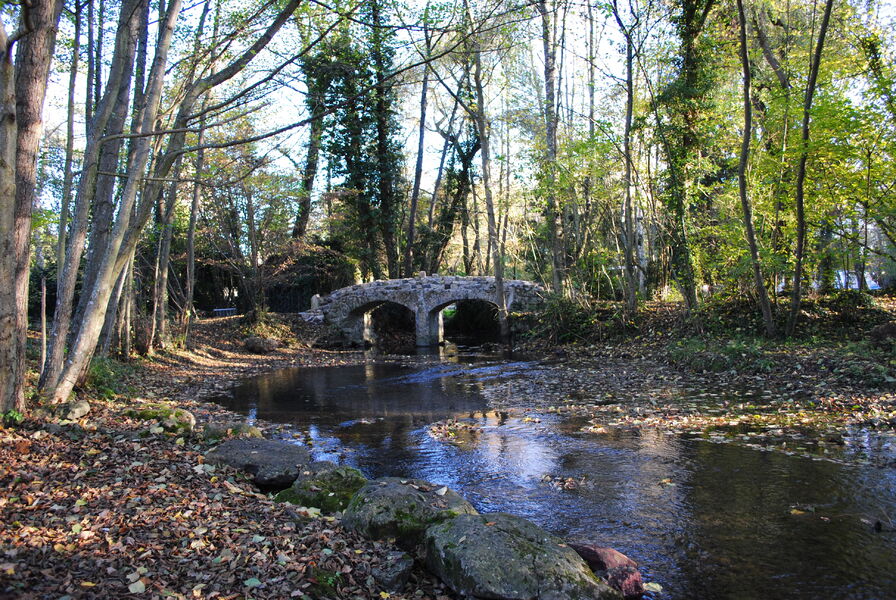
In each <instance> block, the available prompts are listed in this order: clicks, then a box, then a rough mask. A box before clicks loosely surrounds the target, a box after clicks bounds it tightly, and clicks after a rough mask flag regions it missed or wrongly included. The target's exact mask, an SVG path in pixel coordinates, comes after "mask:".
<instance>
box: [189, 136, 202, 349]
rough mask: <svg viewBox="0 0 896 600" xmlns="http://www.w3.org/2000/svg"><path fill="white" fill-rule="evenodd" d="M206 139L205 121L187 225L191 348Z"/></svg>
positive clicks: (199, 138) (197, 156)
mask: <svg viewBox="0 0 896 600" xmlns="http://www.w3.org/2000/svg"><path fill="white" fill-rule="evenodd" d="M204 139H205V128H204V127H203V123H200V125H199V134H198V136H197V145H198V146H199V150H198V151H197V152H196V163H195V167H194V169H193V170H194V173H193V177H194V178H195V179H196V181H195V182H194V183H193V199H192V202H191V203H190V222H189V225H188V226H187V281H186V288H187V291H186V300H185V301H184V312H185V313H186V319H184V346H186V347H187V348H190V333H191V329H192V325H193V320H194V319H195V318H196V309H195V308H194V306H193V291H194V290H195V287H196V218H197V216H198V214H199V202H200V201H201V199H202V186H201V183H200V182H201V181H202V170H203V167H204V166H205V165H204V163H205V150H203V149H202V142H203V140H204Z"/></svg>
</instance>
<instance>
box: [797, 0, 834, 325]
mask: <svg viewBox="0 0 896 600" xmlns="http://www.w3.org/2000/svg"><path fill="white" fill-rule="evenodd" d="M833 4H834V0H827V1H826V2H825V5H824V15H823V16H822V18H821V28H820V29H819V31H818V43H817V44H816V46H815V52H814V53H813V55H812V62H811V64H810V66H809V79H808V81H807V82H806V95H805V97H804V99H803V127H802V137H801V142H802V143H801V145H800V162H799V166H798V168H797V172H796V252H795V254H794V258H795V259H796V265H795V266H794V270H793V295H792V296H791V300H790V315H789V317H788V318H787V335H788V336H792V335H793V332H794V331H795V330H796V322H797V320H798V319H799V316H800V301H801V299H802V298H801V294H802V279H803V253H804V250H805V247H806V208H805V200H804V191H803V188H804V186H805V183H806V162H807V161H808V159H809V124H810V121H811V119H812V98H813V96H814V95H815V84H816V83H817V82H818V67H819V65H820V64H821V52H822V49H823V48H824V38H825V36H826V35H827V32H828V23H829V22H830V20H831V9H832V7H833Z"/></svg>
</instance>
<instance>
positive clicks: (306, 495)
mask: <svg viewBox="0 0 896 600" xmlns="http://www.w3.org/2000/svg"><path fill="white" fill-rule="evenodd" d="M365 483H367V478H366V477H364V475H363V474H362V473H361V471H359V470H357V469H353V468H351V467H346V466H339V465H337V464H336V463H334V462H330V461H328V460H323V461H318V462H313V463H311V464H310V465H308V466H307V467H305V468H303V469H302V470H301V471H299V476H298V477H297V478H296V480H295V481H294V482H293V484H292V486H291V487H289V488H287V489H285V490H283V491H282V492H280V493H279V494H277V496H276V497H275V498H274V499H275V500H277V501H278V502H290V503H292V504H299V505H301V506H315V507H317V508H319V509H321V510H322V511H323V512H325V513H333V512H337V511H340V510H345V507H346V506H348V503H349V501H350V500H351V499H352V496H354V495H355V492H357V491H358V490H360V489H361V488H362V487H364V484H365Z"/></svg>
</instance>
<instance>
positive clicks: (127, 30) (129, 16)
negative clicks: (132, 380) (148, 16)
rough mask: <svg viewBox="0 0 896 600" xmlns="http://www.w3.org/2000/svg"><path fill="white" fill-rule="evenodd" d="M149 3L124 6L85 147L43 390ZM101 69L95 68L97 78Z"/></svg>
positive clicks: (58, 364) (55, 364)
mask: <svg viewBox="0 0 896 600" xmlns="http://www.w3.org/2000/svg"><path fill="white" fill-rule="evenodd" d="M144 1H145V0H125V2H123V3H122V6H121V14H120V16H119V22H118V34H117V36H116V43H115V46H116V47H115V53H114V56H113V60H112V69H111V71H110V73H109V80H108V82H107V85H106V92H105V94H104V95H103V97H102V99H101V100H100V101H99V103H98V104H97V106H96V113H95V114H94V116H93V119H92V120H91V122H90V127H89V132H88V137H87V142H86V144H85V148H84V159H83V161H82V167H81V177H80V179H79V181H78V191H77V194H76V196H75V207H74V211H73V213H72V223H71V234H70V235H69V239H68V242H67V244H66V252H65V258H66V260H65V264H64V265H61V266H60V267H58V268H59V273H58V276H57V282H56V309H55V312H54V315H53V332H52V335H51V338H50V350H49V352H48V354H47V365H46V369H45V370H44V372H43V375H42V376H41V380H40V387H41V389H42V390H45V389H47V388H52V387H54V386H55V383H56V381H57V380H58V378H59V375H60V373H61V372H62V368H63V361H64V357H65V347H66V345H67V342H68V336H69V331H70V329H71V325H72V301H73V299H74V295H75V283H76V281H77V277H78V269H79V266H80V262H81V255H82V254H83V251H84V241H85V240H86V238H87V226H88V220H89V217H90V209H91V204H92V201H93V194H94V190H95V186H96V181H97V172H98V170H99V158H100V150H101V147H102V146H101V139H102V136H103V132H104V131H105V130H106V125H107V124H108V122H109V120H110V118H111V117H112V113H113V110H114V108H115V104H116V102H115V101H116V99H117V98H118V96H119V87H120V86H121V85H123V84H124V80H125V79H126V78H128V79H129V77H130V75H129V74H130V71H131V69H132V67H133V56H134V52H135V48H136V38H137V35H138V28H139V24H140V21H141V11H140V10H139V7H140V6H142V3H143V2H144ZM98 69H99V66H98V65H97V66H95V72H94V75H95V76H96V75H97V72H96V71H97V70H98Z"/></svg>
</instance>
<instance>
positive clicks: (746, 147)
mask: <svg viewBox="0 0 896 600" xmlns="http://www.w3.org/2000/svg"><path fill="white" fill-rule="evenodd" d="M737 14H738V17H739V18H740V61H741V66H742V68H743V75H744V137H743V142H742V143H741V147H740V163H739V165H738V169H737V181H738V189H739V192H740V206H741V210H742V212H743V219H744V228H745V229H746V233H747V243H748V244H749V246H750V261H751V262H752V263H753V284H754V285H755V286H756V297H757V299H758V300H759V307H760V309H761V310H762V322H763V323H764V324H765V333H766V334H767V335H768V336H769V337H773V336H775V335H776V334H777V328H776V327H775V318H774V316H773V315H772V307H771V304H770V303H769V300H768V292H767V291H766V289H765V281H764V280H763V278H762V265H761V263H760V262H759V246H758V244H757V243H756V233H755V231H754V230H753V210H752V207H751V206H750V198H749V197H748V195H747V167H748V165H749V160H750V142H751V140H752V137H753V103H752V99H751V98H750V87H751V83H752V77H751V74H750V54H749V49H748V47H747V17H746V14H745V13H744V4H743V0H737Z"/></svg>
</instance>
